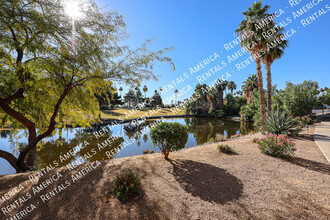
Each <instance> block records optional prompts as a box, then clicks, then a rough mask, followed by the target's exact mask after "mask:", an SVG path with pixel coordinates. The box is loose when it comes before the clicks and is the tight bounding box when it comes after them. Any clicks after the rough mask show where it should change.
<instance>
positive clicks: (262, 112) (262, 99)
mask: <svg viewBox="0 0 330 220" xmlns="http://www.w3.org/2000/svg"><path fill="white" fill-rule="evenodd" d="M257 56H258V55H257ZM255 61H256V64H257V74H258V88H259V97H260V119H261V120H262V121H264V120H265V97H264V86H263V81H262V72H261V59H260V57H256V58H255Z"/></svg>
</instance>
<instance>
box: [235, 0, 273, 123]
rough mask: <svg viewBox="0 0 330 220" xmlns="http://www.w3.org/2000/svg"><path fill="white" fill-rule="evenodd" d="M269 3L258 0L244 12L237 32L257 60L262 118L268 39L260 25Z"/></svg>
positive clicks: (265, 15) (266, 15) (263, 115)
mask: <svg viewBox="0 0 330 220" xmlns="http://www.w3.org/2000/svg"><path fill="white" fill-rule="evenodd" d="M268 10H269V5H266V6H262V3H261V0H259V1H256V2H255V3H253V4H252V6H251V7H249V8H248V10H247V11H245V12H243V15H244V16H245V18H244V20H243V21H242V22H241V23H240V25H239V26H238V28H237V30H236V31H235V33H236V34H237V35H238V36H240V37H241V39H242V40H241V46H242V47H244V48H245V49H246V50H247V51H249V52H250V53H251V55H252V57H253V59H254V60H255V63H256V67H257V75H258V88H259V93H260V96H259V97H260V115H261V120H264V119H265V105H264V100H265V98H264V90H263V79H262V78H263V77H262V72H261V57H262V51H263V48H264V46H265V45H266V39H264V38H263V36H262V33H263V32H264V31H265V30H264V29H263V28H260V27H259V24H260V23H262V21H263V19H265V18H267V17H268V16H269V14H268Z"/></svg>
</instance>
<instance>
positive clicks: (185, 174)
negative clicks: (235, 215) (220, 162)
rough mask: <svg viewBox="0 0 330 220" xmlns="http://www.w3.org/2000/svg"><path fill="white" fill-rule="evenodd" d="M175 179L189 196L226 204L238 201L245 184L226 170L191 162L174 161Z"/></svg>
mask: <svg viewBox="0 0 330 220" xmlns="http://www.w3.org/2000/svg"><path fill="white" fill-rule="evenodd" d="M170 163H171V164H172V165H173V175H174V178H175V179H176V180H177V181H178V182H179V184H180V186H181V187H182V188H183V189H184V190H185V191H186V192H187V193H189V194H191V195H192V196H195V197H199V198H201V199H202V200H204V201H208V202H215V203H218V204H224V203H227V202H230V201H232V200H235V199H238V198H240V197H241V195H242V193H243V184H242V183H241V181H240V180H239V179H237V178H236V177H235V176H233V175H231V174H229V173H228V172H227V171H226V170H224V169H221V168H218V167H215V166H212V165H210V164H205V163H199V162H196V161H191V160H175V161H174V160H172V161H170Z"/></svg>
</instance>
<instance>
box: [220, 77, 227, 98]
mask: <svg viewBox="0 0 330 220" xmlns="http://www.w3.org/2000/svg"><path fill="white" fill-rule="evenodd" d="M221 85H222V86H221V87H222V88H223V90H224V91H225V97H226V95H227V88H228V85H229V83H228V81H227V80H224V81H222V83H221Z"/></svg>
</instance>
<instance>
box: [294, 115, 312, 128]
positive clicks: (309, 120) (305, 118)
mask: <svg viewBox="0 0 330 220" xmlns="http://www.w3.org/2000/svg"><path fill="white" fill-rule="evenodd" d="M296 120H298V121H300V122H301V123H302V125H303V126H306V125H312V124H314V123H315V122H316V120H313V119H312V118H311V117H309V116H307V115H306V116H303V117H296Z"/></svg>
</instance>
